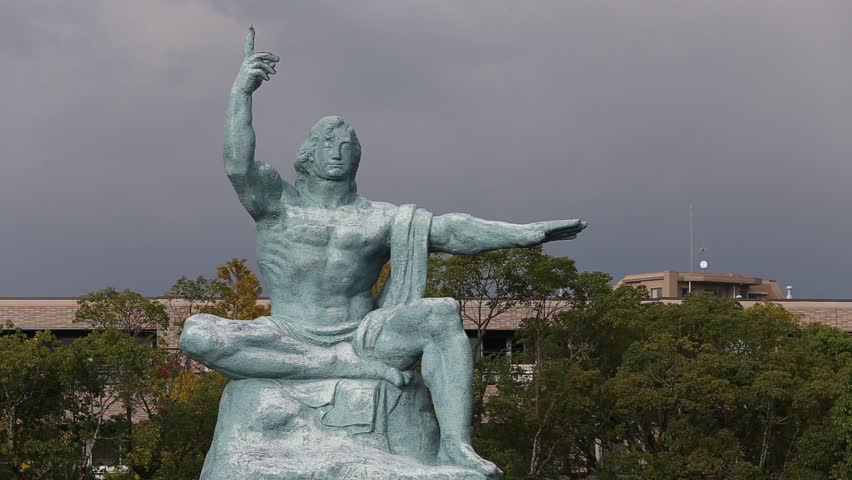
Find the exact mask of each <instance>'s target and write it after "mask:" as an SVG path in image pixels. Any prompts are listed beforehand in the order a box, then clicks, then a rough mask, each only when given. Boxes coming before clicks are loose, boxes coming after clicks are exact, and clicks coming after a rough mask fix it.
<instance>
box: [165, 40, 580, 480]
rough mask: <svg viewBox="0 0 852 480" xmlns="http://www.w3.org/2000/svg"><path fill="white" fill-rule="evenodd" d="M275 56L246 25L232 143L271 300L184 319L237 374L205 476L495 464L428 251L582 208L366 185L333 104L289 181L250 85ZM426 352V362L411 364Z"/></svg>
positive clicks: (427, 471)
mask: <svg viewBox="0 0 852 480" xmlns="http://www.w3.org/2000/svg"><path fill="white" fill-rule="evenodd" d="M278 61H279V57H278V56H277V55H275V54H272V53H269V52H255V51H254V29H251V30H250V32H249V35H248V37H247V39H246V44H245V51H244V58H243V62H242V66H241V68H240V71H239V74H238V75H237V78H236V80H235V82H234V85H233V88H232V90H231V95H230V102H229V106H228V111H227V115H226V122H225V153H224V157H225V171H226V173H227V175H228V178H229V179H230V181H231V183H232V185H233V186H234V189H235V190H236V192H237V195H238V197H239V199H240V201H241V202H242V204H243V206H244V207H245V208H246V210H247V211H248V213H249V214H250V215H251V216H252V218H253V219H254V220H255V222H256V225H257V259H258V265H259V267H260V273H261V275H262V276H263V278H264V280H265V283H266V286H267V289H268V291H269V294H270V297H271V300H272V315H271V316H269V317H261V318H258V319H255V320H253V321H237V320H229V319H224V318H219V317H215V316H213V315H196V316H194V317H192V318H190V319H189V320H188V321H187V322H186V325H185V329H184V332H183V334H182V335H181V348H182V349H183V350H184V351H185V352H186V353H187V354H189V355H190V356H191V357H193V358H195V359H197V360H199V361H201V362H203V363H204V364H206V365H207V366H209V367H211V368H214V369H216V370H218V371H220V372H222V373H223V374H225V375H227V376H228V377H229V378H231V379H232V381H231V383H230V384H229V385H228V387H227V388H226V391H225V394H224V396H223V399H222V403H221V405H220V411H219V420H218V424H217V427H216V434H215V438H214V441H213V445H212V447H211V449H210V452H209V453H208V456H207V460H206V462H205V467H204V471H203V473H202V478H205V479H220V478H221V479H225V478H227V479H233V478H251V479H258V478H268V479H302V478H305V479H315V480H319V479H328V480H331V479H342V478H345V479H388V480H403V479H412V480H414V479H420V480H425V479H436V480H437V479H447V480H449V479H471V480H473V479H480V480H481V479H485V478H491V479H495V478H499V476H500V475H501V473H500V471H499V470H498V469H497V468H496V467H495V466H494V465H493V464H492V463H491V462H488V461H487V460H484V459H482V458H480V457H479V456H478V455H477V454H476V453H475V452H474V451H473V449H472V448H471V446H470V417H471V388H472V387H471V384H472V370H473V368H472V358H471V353H470V347H469V344H468V341H467V336H466V335H465V332H464V330H463V329H462V324H461V321H460V318H459V313H458V305H457V303H456V302H455V301H454V300H453V299H450V298H423V293H424V289H425V282H426V265H427V259H428V254H429V253H430V252H443V253H449V254H465V255H466V254H476V253H480V252H485V251H489V250H495V249H500V248H511V247H524V246H532V245H537V244H540V243H543V242H547V241H553V240H565V239H572V238H575V237H576V235H577V234H578V233H579V232H580V231H582V230H583V229H584V228H585V227H586V223H585V222H582V221H580V220H577V219H572V220H558V221H548V222H538V223H532V224H526V225H516V224H509V223H504V222H496V221H489V220H482V219H478V218H474V217H472V216H470V215H466V214H460V213H451V214H446V215H440V216H433V215H432V214H431V213H429V212H428V211H426V210H424V209H421V208H416V207H415V206H413V205H403V206H396V205H391V204H389V203H383V202H375V201H371V200H368V199H366V198H364V197H362V196H360V195H359V194H358V191H357V187H356V183H355V175H356V172H357V171H358V165H359V164H360V161H361V143H360V141H359V139H358V137H357V136H356V134H355V130H354V129H353V128H352V126H351V125H349V124H348V123H346V122H345V121H343V120H342V119H341V118H340V117H334V116H332V117H324V118H322V119H321V120H320V121H319V122H317V123H316V125H314V127H313V128H311V130H310V132H309V134H308V138H307V140H306V141H305V142H304V144H303V145H302V148H301V149H300V152H299V154H298V156H297V159H296V162H295V168H296V172H297V176H296V180H295V182H293V184H290V183H288V182H286V181H285V180H284V179H283V178H282V177H281V176H280V175H279V174H278V172H277V171H276V170H275V169H273V168H272V167H270V166H269V165H267V164H266V163H263V162H260V161H258V160H256V159H255V158H254V152H255V132H254V129H253V127H252V95H253V94H254V92H255V91H256V90H257V89H258V88H259V87H260V86H261V84H262V83H263V82H264V81H267V80H269V79H270V78H271V76H272V75H274V74H275V73H276V71H275V66H276V64H277V62H278ZM388 260H390V262H391V277H390V279H389V280H388V282H387V284H386V285H385V289H384V291H383V292H382V295H381V296H380V298H379V299H378V300H375V299H374V298H373V297H372V296H371V292H370V290H371V287H372V285H373V284H374V283H375V281H376V279H377V277H378V275H379V272H380V270H381V268H382V265H383V264H384V263H385V262H387V261H388ZM418 360H419V361H420V362H421V367H422V368H421V372H422V376H421V375H420V374H415V373H414V372H412V371H410V369H411V367H412V365H414V364H415V362H417V361H418ZM427 390H428V392H427ZM429 398H431V403H432V406H433V407H434V412H435V413H434V415H433V414H432V413H431V410H432V408H431V407H430V403H429Z"/></svg>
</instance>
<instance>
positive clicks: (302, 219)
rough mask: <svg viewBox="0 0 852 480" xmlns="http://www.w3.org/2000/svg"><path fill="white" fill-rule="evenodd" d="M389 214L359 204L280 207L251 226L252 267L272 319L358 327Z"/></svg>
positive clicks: (384, 244) (383, 252)
mask: <svg viewBox="0 0 852 480" xmlns="http://www.w3.org/2000/svg"><path fill="white" fill-rule="evenodd" d="M396 209H397V207H395V206H393V205H390V204H385V203H379V202H370V201H368V200H366V199H363V198H361V197H359V198H358V199H357V200H356V201H355V202H353V203H352V204H349V205H345V206H342V207H339V208H337V209H325V208H317V207H304V206H293V205H285V206H283V207H282V210H281V215H279V216H278V217H276V218H272V219H266V220H263V221H260V222H258V224H257V261H258V265H259V267H260V273H261V275H262V276H263V277H264V279H265V281H266V286H267V288H268V290H269V294H270V298H271V300H272V313H273V315H283V316H285V317H288V318H290V319H292V320H294V321H298V322H300V323H309V324H313V325H317V326H321V325H322V326H327V325H334V324H339V323H344V322H352V321H358V320H360V319H361V318H363V317H364V315H366V314H367V312H369V311H371V310H373V308H375V305H374V301H373V298H372V296H371V295H370V290H371V288H372V286H373V284H374V283H375V281H376V279H377V278H378V275H379V272H380V270H381V268H382V265H383V264H384V263H385V262H386V261H387V260H388V258H389V254H390V246H389V238H390V227H391V224H392V220H393V216H394V214H395V212H396Z"/></svg>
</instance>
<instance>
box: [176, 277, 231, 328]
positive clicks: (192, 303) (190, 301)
mask: <svg viewBox="0 0 852 480" xmlns="http://www.w3.org/2000/svg"><path fill="white" fill-rule="evenodd" d="M220 290H221V287H220V286H219V284H218V283H217V281H216V280H211V279H209V278H206V277H203V276H201V275H199V276H198V277H196V278H195V280H191V279H189V278H187V277H186V276H181V277H180V278H178V279H177V281H175V283H174V285H172V286H171V288H169V290H168V291H167V292H166V294H165V297H166V298H167V299H168V301H169V307H171V309H172V311H177V312H178V315H179V316H180V317H181V318H183V319H186V318H189V317H191V316H193V315H195V314H196V313H199V311H200V309H201V308H204V307H207V306H210V305H211V304H212V303H213V302H214V301H215V300H216V298H217V295H219V291H220Z"/></svg>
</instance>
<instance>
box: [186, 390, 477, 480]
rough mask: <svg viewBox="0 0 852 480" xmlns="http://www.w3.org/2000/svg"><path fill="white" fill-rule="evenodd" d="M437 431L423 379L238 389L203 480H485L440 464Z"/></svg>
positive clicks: (226, 405) (223, 409)
mask: <svg viewBox="0 0 852 480" xmlns="http://www.w3.org/2000/svg"><path fill="white" fill-rule="evenodd" d="M438 439H439V432H438V424H437V422H436V421H435V417H434V415H433V413H432V412H431V405H430V402H429V398H428V391H427V390H426V387H425V386H424V385H423V382H422V380H421V379H420V378H419V377H418V378H416V379H415V381H414V382H412V383H411V384H409V385H408V386H406V387H403V388H401V389H399V388H396V387H394V386H393V385H391V384H390V383H387V382H384V381H377V380H348V379H341V380H317V381H292V380H291V381H275V380H266V379H263V380H261V379H246V380H235V381H231V382H230V383H229V384H228V385H227V387H226V388H225V391H224V393H223V395H222V401H221V404H220V411H219V420H218V423H217V424H216V433H215V435H214V437H213V444H212V445H211V447H210V451H209V452H208V454H207V458H206V460H205V462H204V470H203V471H202V474H201V478H202V480H235V479H251V480H303V479H304V480H343V479H346V480H483V479H484V478H485V477H483V476H482V475H480V474H477V473H473V472H470V471H468V470H463V469H460V468H457V467H449V466H440V465H437V464H436V455H437V451H438Z"/></svg>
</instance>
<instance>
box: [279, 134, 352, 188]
mask: <svg viewBox="0 0 852 480" xmlns="http://www.w3.org/2000/svg"><path fill="white" fill-rule="evenodd" d="M360 163H361V143H360V142H359V141H358V137H357V136H356V135H355V130H354V129H353V128H352V126H351V125H349V124H348V123H346V122H345V121H343V119H342V118H340V117H323V118H321V119H320V120H319V121H318V122H317V123H316V125H314V126H313V127H312V128H311V131H310V132H309V133H308V138H307V140H305V142H304V143H302V148H300V149H299V156H298V157H297V158H296V164H295V167H296V185H298V184H299V183H301V181H302V180H303V179H304V178H306V177H307V176H311V175H312V176H314V177H317V178H321V179H324V180H332V181H346V180H348V181H350V182H351V183H352V188H353V190H354V188H355V173H356V172H358V165H359V164H360Z"/></svg>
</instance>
